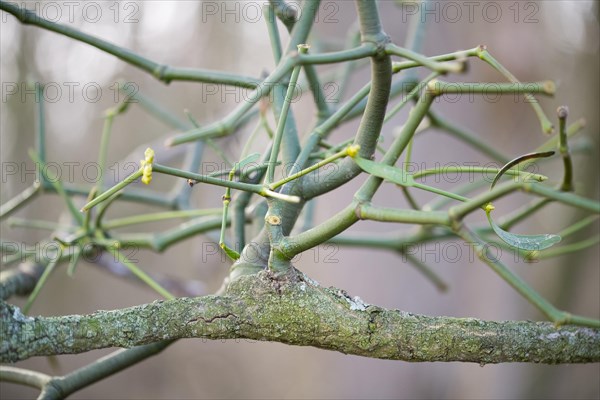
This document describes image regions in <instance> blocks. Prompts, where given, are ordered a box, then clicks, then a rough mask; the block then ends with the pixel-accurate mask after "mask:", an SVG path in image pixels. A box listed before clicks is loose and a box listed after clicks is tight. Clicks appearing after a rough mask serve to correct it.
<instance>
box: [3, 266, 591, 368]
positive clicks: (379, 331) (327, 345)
mask: <svg viewBox="0 0 600 400" xmlns="http://www.w3.org/2000/svg"><path fill="white" fill-rule="evenodd" d="M0 321H1V326H0V335H1V337H2V344H1V346H0V361H2V362H15V361H19V360H24V359H27V358H29V357H33V356H45V355H53V354H74V353H81V352H85V351H89V350H93V349H100V348H106V347H133V346H138V345H143V344H148V343H155V342H158V341H162V340H165V339H178V338H209V339H234V338H238V339H239V338H246V339H251V340H266V341H274V342H281V343H287V344H292V345H300V346H314V347H318V348H322V349H328V350H335V351H339V352H342V353H347V354H354V355H360V356H366V357H372V358H382V359H394V360H404V361H464V362H476V363H480V364H487V363H502V362H535V363H549V364H553V363H583V362H598V361H600V329H591V328H581V327H573V326H563V327H560V328H557V327H555V326H554V325H552V324H550V323H546V322H530V321H504V322H492V321H482V320H477V319H473V318H450V317H429V316H423V315H415V314H411V313H408V312H404V311H399V310H387V309H383V308H380V307H377V306H373V305H369V304H365V303H364V302H362V301H361V300H360V299H359V298H357V297H355V298H351V297H349V296H348V295H347V294H346V293H345V292H344V291H342V290H339V289H335V288H324V287H321V286H319V285H318V284H317V283H315V282H313V281H311V280H310V279H308V278H307V277H305V276H303V275H302V274H301V273H298V276H297V279H284V280H282V279H281V278H275V277H274V276H273V275H272V274H270V273H269V272H267V271H263V272H260V273H258V274H256V275H250V276H242V277H240V278H239V279H237V280H236V281H234V282H233V283H232V284H231V285H230V286H229V288H228V290H227V292H226V293H225V294H224V295H222V296H204V297H197V298H178V299H175V300H171V301H156V302H153V303H151V304H145V305H141V306H137V307H131V308H127V309H122V310H114V311H98V312H96V313H94V314H90V315H84V316H80V315H73V316H61V317H35V318H33V317H27V316H24V315H23V314H22V313H21V312H20V310H19V309H18V308H17V307H15V306H12V305H9V304H8V303H6V302H4V301H2V302H0Z"/></svg>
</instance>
